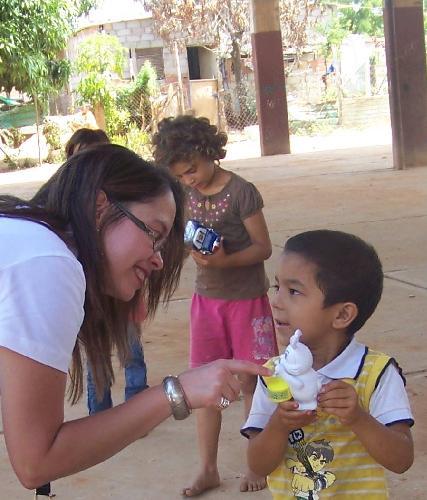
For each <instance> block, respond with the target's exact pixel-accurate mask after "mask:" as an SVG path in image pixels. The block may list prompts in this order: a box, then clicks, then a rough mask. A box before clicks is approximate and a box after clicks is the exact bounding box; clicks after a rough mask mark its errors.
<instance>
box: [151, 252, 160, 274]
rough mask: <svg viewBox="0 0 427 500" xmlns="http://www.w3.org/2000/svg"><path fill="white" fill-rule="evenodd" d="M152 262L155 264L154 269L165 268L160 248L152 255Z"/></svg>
mask: <svg viewBox="0 0 427 500" xmlns="http://www.w3.org/2000/svg"><path fill="white" fill-rule="evenodd" d="M151 264H152V265H153V270H154V271H160V269H162V268H163V259H162V254H161V252H160V250H158V251H157V252H154V253H153V255H152V257H151Z"/></svg>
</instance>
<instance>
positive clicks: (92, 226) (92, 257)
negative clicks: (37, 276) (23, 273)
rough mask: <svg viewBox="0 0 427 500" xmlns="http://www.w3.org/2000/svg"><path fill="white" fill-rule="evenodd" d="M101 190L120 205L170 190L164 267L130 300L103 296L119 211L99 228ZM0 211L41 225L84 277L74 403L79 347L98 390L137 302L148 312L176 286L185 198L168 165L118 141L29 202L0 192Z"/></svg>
mask: <svg viewBox="0 0 427 500" xmlns="http://www.w3.org/2000/svg"><path fill="white" fill-rule="evenodd" d="M100 190H103V191H104V192H105V194H106V195H107V197H108V198H109V199H111V200H115V201H118V202H121V203H124V204H126V203H129V202H143V203H147V202H149V201H150V200H153V199H155V198H156V197H158V196H161V195H163V194H165V193H167V192H169V191H170V192H172V194H173V197H174V200H175V204H176V216H175V220H174V224H173V227H172V229H171V232H170V234H169V236H168V239H167V242H166V245H165V247H164V249H163V250H162V257H163V261H164V267H163V269H161V270H160V271H154V272H152V274H151V275H150V277H149V279H148V280H147V284H146V287H145V289H144V290H141V291H140V293H139V294H138V295H137V296H135V297H134V299H133V300H132V301H131V302H130V303H124V302H122V301H119V300H117V299H114V298H112V297H109V296H107V295H105V294H104V293H103V286H104V282H105V281H104V279H105V276H104V275H103V269H104V268H103V265H102V263H103V248H102V235H103V232H104V231H105V229H106V228H107V227H108V226H109V225H110V224H113V223H115V222H116V221H117V220H118V219H120V218H122V217H124V215H123V214H122V212H120V211H119V210H118V209H117V208H116V207H114V205H113V204H111V206H110V207H109V209H108V210H109V212H108V213H106V216H105V217H104V218H103V219H102V225H101V226H100V227H99V228H98V229H99V232H98V231H97V228H96V199H97V195H98V193H99V191H100ZM39 193H41V195H39ZM0 213H3V214H8V215H9V216H13V217H18V218H26V219H30V220H34V221H36V222H43V223H47V224H48V225H49V226H50V228H51V229H52V230H53V231H54V232H56V233H57V234H58V235H59V236H60V237H61V238H62V239H63V240H64V241H65V242H66V243H67V244H68V245H69V246H70V248H71V249H72V250H74V251H75V253H76V255H77V258H78V260H79V261H80V262H81V264H82V266H83V270H84V273H85V277H86V298H85V306H84V307H85V317H84V321H83V324H82V327H81V330H80V333H79V336H78V342H77V343H76V346H75V349H74V352H73V361H72V367H71V371H70V376H71V387H70V399H71V400H72V402H76V401H77V400H78V399H79V398H80V396H81V395H82V389H83V364H82V356H81V348H82V346H84V348H85V351H86V355H87V358H88V361H89V363H90V365H91V367H92V370H93V373H94V378H95V381H96V385H97V389H98V390H101V388H103V387H105V386H106V384H108V383H110V382H111V381H113V380H114V374H113V369H112V365H111V353H112V351H113V349H114V348H116V349H117V353H118V356H119V359H120V360H121V362H122V363H124V362H125V361H126V358H127V356H128V350H129V340H130V339H128V338H127V333H126V325H127V322H128V318H129V314H130V313H131V312H132V310H134V309H135V308H136V306H137V304H138V302H139V300H140V299H143V300H144V301H145V304H146V307H147V312H148V314H149V315H150V316H152V315H153V314H154V312H155V310H156V308H157V307H158V304H159V302H160V300H163V301H166V302H167V301H168V300H169V299H170V297H171V295H172V294H173V292H174V291H175V289H176V287H177V285H178V282H179V276H180V273H181V268H182V263H183V252H184V244H183V234H184V198H183V192H182V189H181V187H180V185H179V183H178V182H177V181H176V180H175V179H173V178H172V176H171V175H170V174H169V172H168V171H167V170H165V169H161V168H158V167H154V166H153V165H152V164H150V163H149V162H146V161H145V160H143V159H142V158H140V157H139V156H138V155H136V154H135V153H133V152H132V151H130V150H128V149H126V148H124V147H122V146H118V145H113V144H105V145H98V146H94V147H91V148H89V149H87V150H85V151H82V152H81V153H79V154H76V155H74V156H72V157H71V158H70V159H69V160H68V161H66V162H65V163H64V164H63V165H62V166H61V167H60V168H59V170H58V171H57V172H56V173H55V174H54V175H53V176H52V177H51V178H50V179H49V181H48V182H47V183H46V184H45V185H44V186H42V187H41V189H40V191H39V192H38V193H36V194H35V196H34V197H33V198H32V199H31V200H29V201H25V200H20V199H17V198H13V197H8V196H2V197H0ZM35 293H36V292H35Z"/></svg>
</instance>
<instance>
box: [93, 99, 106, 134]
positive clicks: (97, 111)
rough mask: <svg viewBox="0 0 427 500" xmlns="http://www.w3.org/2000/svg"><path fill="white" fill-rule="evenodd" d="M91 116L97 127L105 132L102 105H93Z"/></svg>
mask: <svg viewBox="0 0 427 500" xmlns="http://www.w3.org/2000/svg"><path fill="white" fill-rule="evenodd" d="M93 114H94V115H95V120H96V123H97V125H98V127H99V128H100V129H102V130H106V123H105V111H104V106H103V105H102V103H100V102H99V103H98V104H95V106H94V107H93Z"/></svg>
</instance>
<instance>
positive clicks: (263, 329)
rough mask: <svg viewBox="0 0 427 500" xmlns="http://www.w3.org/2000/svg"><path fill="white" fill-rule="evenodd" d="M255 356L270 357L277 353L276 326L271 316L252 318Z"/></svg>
mask: <svg viewBox="0 0 427 500" xmlns="http://www.w3.org/2000/svg"><path fill="white" fill-rule="evenodd" d="M252 328H253V332H254V337H253V339H254V340H253V352H252V355H253V358H254V359H268V358H271V357H272V356H274V355H275V344H274V338H275V337H274V326H273V318H272V317H271V316H262V317H260V318H253V319H252Z"/></svg>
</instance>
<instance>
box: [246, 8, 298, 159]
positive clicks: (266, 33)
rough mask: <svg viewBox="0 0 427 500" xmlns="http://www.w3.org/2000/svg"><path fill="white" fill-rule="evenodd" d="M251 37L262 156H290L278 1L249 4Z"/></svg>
mask: <svg viewBox="0 0 427 500" xmlns="http://www.w3.org/2000/svg"><path fill="white" fill-rule="evenodd" d="M251 33H252V34H251V38H252V58H253V63H254V70H255V88H256V102H257V112H258V123H259V130H260V142H261V154H262V156H268V155H276V154H283V153H290V143H289V124H288V106H287V102H286V88H285V70H284V64H283V51H282V35H281V33H280V21H279V1H278V0H251Z"/></svg>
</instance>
